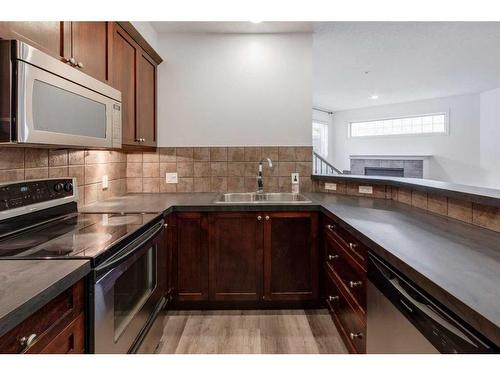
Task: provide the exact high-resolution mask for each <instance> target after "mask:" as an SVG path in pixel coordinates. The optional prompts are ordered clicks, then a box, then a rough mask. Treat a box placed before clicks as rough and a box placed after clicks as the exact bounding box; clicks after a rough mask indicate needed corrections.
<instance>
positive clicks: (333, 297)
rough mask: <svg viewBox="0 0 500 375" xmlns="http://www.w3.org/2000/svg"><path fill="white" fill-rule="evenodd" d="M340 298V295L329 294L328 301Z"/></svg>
mask: <svg viewBox="0 0 500 375" xmlns="http://www.w3.org/2000/svg"><path fill="white" fill-rule="evenodd" d="M338 300H339V296H328V301H330V302H335V301H338Z"/></svg>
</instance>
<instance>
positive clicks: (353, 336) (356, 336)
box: [349, 332, 363, 340]
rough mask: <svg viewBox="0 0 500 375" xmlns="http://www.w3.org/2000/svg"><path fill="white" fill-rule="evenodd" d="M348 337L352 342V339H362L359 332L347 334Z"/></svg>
mask: <svg viewBox="0 0 500 375" xmlns="http://www.w3.org/2000/svg"><path fill="white" fill-rule="evenodd" d="M349 337H351V340H354V339H362V338H363V334H362V333H361V332H358V333H352V332H351V333H349Z"/></svg>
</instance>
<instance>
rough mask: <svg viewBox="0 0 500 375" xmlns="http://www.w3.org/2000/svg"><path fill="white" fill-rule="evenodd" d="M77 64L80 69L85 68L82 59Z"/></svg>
mask: <svg viewBox="0 0 500 375" xmlns="http://www.w3.org/2000/svg"><path fill="white" fill-rule="evenodd" d="M76 66H77V67H79V68H80V69H83V63H82V62H81V61H78V64H76Z"/></svg>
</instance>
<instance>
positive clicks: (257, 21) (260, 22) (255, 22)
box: [250, 21, 262, 23]
mask: <svg viewBox="0 0 500 375" xmlns="http://www.w3.org/2000/svg"><path fill="white" fill-rule="evenodd" d="M250 22H251V23H262V21H250Z"/></svg>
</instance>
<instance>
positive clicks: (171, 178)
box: [165, 172, 177, 184]
mask: <svg viewBox="0 0 500 375" xmlns="http://www.w3.org/2000/svg"><path fill="white" fill-rule="evenodd" d="M165 182H166V183H167V184H176V183H177V172H174V173H165Z"/></svg>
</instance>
